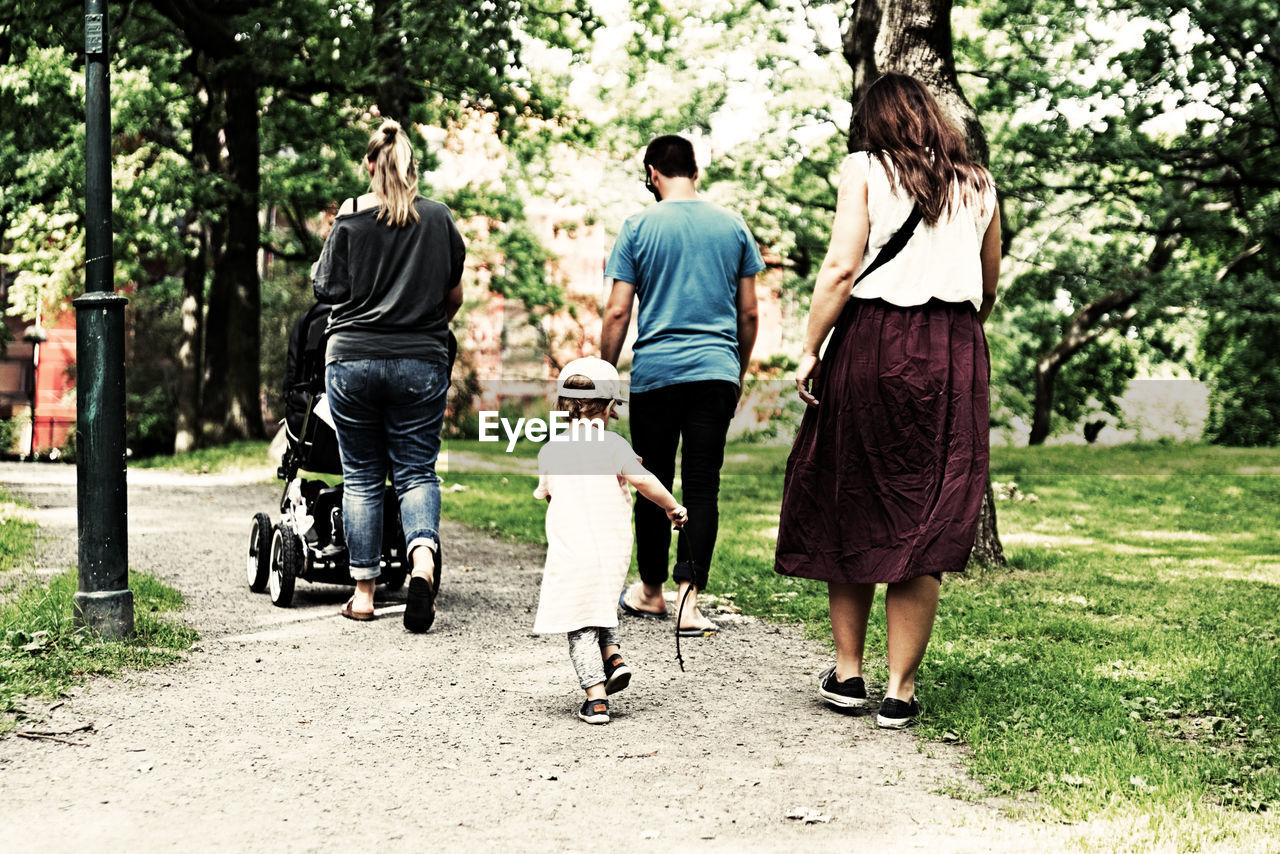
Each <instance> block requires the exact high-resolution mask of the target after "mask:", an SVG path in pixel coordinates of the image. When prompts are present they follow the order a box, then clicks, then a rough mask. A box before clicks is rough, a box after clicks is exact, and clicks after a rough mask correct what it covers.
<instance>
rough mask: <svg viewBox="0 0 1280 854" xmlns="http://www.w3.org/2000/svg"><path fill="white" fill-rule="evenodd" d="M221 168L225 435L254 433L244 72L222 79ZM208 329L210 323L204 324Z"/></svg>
mask: <svg viewBox="0 0 1280 854" xmlns="http://www.w3.org/2000/svg"><path fill="white" fill-rule="evenodd" d="M225 85H226V88H225V91H226V99H227V100H226V105H227V122H226V144H227V167H228V169H227V171H228V172H229V173H230V178H231V180H232V182H233V184H234V187H235V190H234V191H233V192H232V194H231V198H230V200H229V204H228V205H227V242H226V247H225V250H224V252H223V254H222V257H221V258H219V259H218V265H217V267H216V268H215V270H214V279H215V281H218V280H221V281H220V290H223V291H224V296H225V298H226V300H227V303H226V308H227V324H226V326H225V327H224V328H223V330H222V334H223V335H224V336H225V338H226V340H225V342H224V353H225V354H226V360H227V361H226V368H227V409H226V415H225V418H224V419H223V423H222V428H223V430H222V432H223V435H224V437H225V438H227V439H257V438H261V437H262V436H264V435H265V431H264V429H263V424H262V400H261V388H262V368H261V362H260V355H261V349H262V347H261V344H262V334H261V330H260V325H261V319H262V286H261V281H260V280H259V278H258V250H259V248H260V245H261V232H260V227H259V223H258V216H259V210H258V207H259V195H260V194H259V188H260V184H261V181H260V173H259V167H260V163H259V141H258V87H257V83H256V82H255V81H254V80H253V79H252V78H251V77H250V76H248V75H247V74H244V73H241V74H238V75H235V76H232V77H229V78H228V79H227V81H226V84H225ZM210 330H211V331H212V324H210Z"/></svg>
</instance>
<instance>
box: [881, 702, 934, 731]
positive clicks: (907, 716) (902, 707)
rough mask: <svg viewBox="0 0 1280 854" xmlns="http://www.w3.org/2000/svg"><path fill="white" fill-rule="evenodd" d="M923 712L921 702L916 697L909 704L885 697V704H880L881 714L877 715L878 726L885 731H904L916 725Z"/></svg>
mask: <svg viewBox="0 0 1280 854" xmlns="http://www.w3.org/2000/svg"><path fill="white" fill-rule="evenodd" d="M923 711H924V709H923V708H921V707H920V701H919V700H917V699H916V698H915V697H912V698H911V702H909V703H904V702H902V701H901V700H895V699H894V698H893V697H885V698H884V702H883V703H881V704H880V714H878V715H876V724H877V725H878V726H880V727H882V728H883V729H902V728H903V727H905V726H908V725H910V724H913V723H915V722H916V718H918V717H920V714H921V712H923Z"/></svg>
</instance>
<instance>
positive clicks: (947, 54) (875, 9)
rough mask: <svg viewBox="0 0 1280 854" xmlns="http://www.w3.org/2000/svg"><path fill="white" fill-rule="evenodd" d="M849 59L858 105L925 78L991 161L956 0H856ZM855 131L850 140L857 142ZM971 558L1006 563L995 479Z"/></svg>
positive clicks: (978, 156) (975, 149)
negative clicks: (890, 82)
mask: <svg viewBox="0 0 1280 854" xmlns="http://www.w3.org/2000/svg"><path fill="white" fill-rule="evenodd" d="M844 57H845V59H846V60H847V61H848V63H849V67H850V68H851V69H852V70H853V104H854V107H855V108H856V107H857V105H858V102H859V101H861V100H862V96H863V95H864V94H865V93H866V91H867V87H868V86H870V85H871V84H872V83H874V82H875V80H876V78H877V77H879V76H880V75H881V74H883V73H884V72H886V71H897V72H901V73H903V74H910V75H911V76H912V77H916V78H918V79H919V80H921V81H923V82H924V83H925V84H926V85H927V86H928V87H929V88H930V89H931V90H932V91H933V93H934V95H935V96H936V97H937V99H938V102H939V103H940V104H941V105H942V107H943V109H944V110H946V111H947V114H948V115H949V116H950V117H951V119H952V121H954V122H955V123H956V126H957V127H959V128H961V129H962V130H963V131H964V134H965V137H966V139H967V140H968V143H969V151H970V154H971V155H972V156H973V158H974V159H975V160H977V161H978V162H979V163H986V162H987V140H986V136H985V134H983V132H982V125H981V124H979V123H978V116H977V114H976V113H975V112H974V109H973V105H972V104H970V103H969V99H968V98H966V97H965V96H964V92H963V91H962V90H961V89H960V82H959V80H958V79H957V78H956V63H955V55H954V53H953V52H952V48H951V0H871V1H870V2H868V0H856V2H855V3H854V4H853V10H852V14H851V15H850V18H849V26H848V27H847V28H846V29H845V32H844ZM855 142H856V141H855V140H854V139H853V135H852V134H850V138H849V144H850V147H852V146H853V145H854V144H855ZM970 559H971V560H977V561H980V562H982V563H986V564H991V565H995V566H1004V564H1005V558H1004V548H1003V547H1002V546H1001V544H1000V535H999V532H998V530H997V528H996V507H995V502H994V501H993V500H992V492H991V485H990V483H988V484H987V492H986V495H985V497H984V498H983V501H982V513H981V516H980V518H979V521H978V532H977V537H976V538H975V541H974V544H973V552H972V554H971V556H970Z"/></svg>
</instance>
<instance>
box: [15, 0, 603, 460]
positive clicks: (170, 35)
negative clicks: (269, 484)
mask: <svg viewBox="0 0 1280 854" xmlns="http://www.w3.org/2000/svg"><path fill="white" fill-rule="evenodd" d="M19 6H21V9H19V8H18V7H19ZM82 13H83V9H82V7H81V6H80V4H79V3H77V2H68V0H52V2H50V3H45V4H40V5H39V7H38V8H34V9H33V8H31V4H27V3H18V2H16V0H0V110H2V111H3V114H4V115H5V122H4V126H3V129H2V130H0V166H2V167H3V168H4V172H5V174H6V175H13V176H14V180H13V181H11V182H8V183H7V185H6V186H5V187H4V188H3V189H2V190H0V192H3V194H4V195H3V196H2V197H0V234H2V235H5V236H4V239H3V245H2V246H0V251H2V252H3V253H4V255H3V260H2V261H0V263H2V264H3V265H4V267H5V268H6V269H7V270H20V271H21V274H20V276H19V277H17V278H16V279H14V280H13V281H12V282H10V285H11V286H10V288H9V297H10V306H11V308H12V309H15V310H17V311H23V312H27V313H32V312H34V311H35V307H36V305H37V303H39V302H43V303H45V304H46V305H53V304H56V303H57V302H59V301H60V299H62V298H64V297H65V296H66V295H68V294H70V293H74V292H75V291H76V290H78V289H79V262H78V261H77V258H76V251H77V249H76V248H77V247H78V246H79V245H80V244H81V237H80V226H79V222H80V221H81V220H82V218H83V214H82V202H81V195H82V189H83V171H84V170H83V159H82V154H81V152H82V151H83V131H82V129H81V126H82V116H83V106H82V101H83V86H82V84H81V83H80V82H79V80H80V79H81V78H82V75H83V59H82V56H81V51H82V44H83V23H82V22H83V17H82ZM594 25H595V24H594V18H593V17H592V15H591V13H590V8H589V5H588V3H587V2H586V0H546V2H541V3H538V4H530V3H525V2H520V1H519V0H444V2H433V3H410V2H403V0H365V1H364V2H340V3H330V2H320V0H156V2H137V0H128V2H124V3H122V4H119V5H113V6H112V8H111V19H110V28H111V36H112V41H111V46H112V61H111V68H112V83H113V93H112V95H113V97H112V103H113V108H114V109H113V140H112V148H113V163H114V169H115V173H114V176H113V177H114V180H113V184H114V191H115V218H114V226H115V232H116V253H115V254H116V258H117V262H118V263H117V271H116V272H117V275H116V280H117V286H118V287H121V288H129V289H133V288H136V289H138V295H139V298H140V299H146V300H147V304H148V308H147V311H146V312H144V313H143V315H142V316H149V315H151V313H152V312H153V311H154V312H158V316H166V317H175V318H176V317H179V316H180V317H181V321H180V323H178V324H177V326H178V328H180V330H181V332H180V336H179V337H180V340H179V343H178V346H177V347H176V348H173V347H171V348H170V350H171V352H170V358H171V359H172V360H173V361H174V362H175V363H176V364H175V369H176V373H177V374H178V376H179V377H180V379H178V380H176V381H173V382H168V383H165V384H163V388H164V389H165V393H164V394H163V395H161V398H163V399H162V400H159V401H157V400H156V393H155V389H153V388H148V389H147V395H146V396H145V397H137V398H134V399H135V400H137V401H144V400H145V401H149V403H148V405H149V406H161V407H168V408H169V409H170V410H176V412H177V418H176V422H175V423H174V425H173V428H172V429H173V430H174V431H175V433H176V434H177V435H178V437H179V444H180V446H189V445H190V444H191V443H193V442H195V441H197V440H200V439H202V438H203V439H208V440H215V441H216V440H220V439H225V438H233V437H235V436H240V435H258V434H260V433H261V432H262V429H263V425H262V422H261V414H260V409H259V392H260V387H261V381H260V373H259V371H260V355H261V353H260V324H261V323H262V321H263V318H262V317H261V306H262V267H261V263H260V257H259V250H260V249H261V248H263V247H264V245H265V247H266V248H267V249H268V250H269V251H270V253H271V256H272V257H275V258H282V259H285V260H287V261H291V262H293V263H297V264H299V265H302V264H306V263H309V261H310V260H312V259H313V258H314V257H315V255H316V253H317V251H318V242H317V238H316V236H315V235H314V234H313V231H312V223H311V220H312V219H313V217H314V216H315V214H316V213H317V212H318V211H320V210H323V209H324V207H325V206H326V205H327V204H328V203H330V202H332V201H333V200H335V199H340V198H343V197H345V196H349V195H354V194H356V193H357V192H359V189H360V186H361V184H362V178H361V176H360V175H359V172H358V170H357V166H358V161H359V159H360V156H361V153H362V152H363V145H364V142H365V140H366V139H367V135H368V133H369V132H370V131H371V130H372V129H373V127H374V126H376V125H375V123H376V121H377V120H378V117H379V116H380V115H390V116H393V117H395V118H397V119H398V120H400V121H401V122H402V124H405V125H410V124H414V123H417V124H423V125H432V124H435V125H444V124H447V123H449V122H450V121H451V120H453V119H455V118H456V117H458V116H459V115H461V114H463V113H464V112H466V111H476V110H480V111H485V112H488V113H490V114H492V115H494V116H495V117H496V118H497V126H498V128H499V131H500V132H501V133H503V134H506V135H510V134H512V133H513V132H514V131H515V130H516V129H517V128H518V127H519V126H521V124H522V123H524V124H527V123H528V122H529V121H531V120H533V119H536V118H539V117H547V118H551V117H554V116H555V114H556V112H557V110H558V106H559V101H558V99H557V96H556V94H555V93H554V92H553V91H549V90H546V89H544V88H543V87H542V86H541V85H540V84H539V82H538V81H536V80H534V79H533V78H532V77H531V76H530V75H529V74H528V73H527V72H526V71H525V70H524V68H523V56H524V53H525V51H526V48H527V46H528V45H529V44H532V43H535V42H536V43H537V44H539V45H542V46H547V47H550V48H552V49H558V50H566V51H570V52H572V51H576V50H580V47H581V45H582V44H583V43H584V41H585V40H586V39H588V38H589V37H590V34H591V32H592V29H593V27H594ZM427 165H430V164H427ZM268 215H269V216H268ZM264 218H266V219H267V221H266V222H265V223H264V222H263V220H264ZM277 222H282V223H284V228H283V229H279V228H277V227H276V223H277ZM264 225H265V228H264ZM300 278H301V277H298V276H295V277H292V278H291V279H290V278H289V277H286V280H291V281H299V280H300ZM175 285H179V286H175ZM144 292H146V293H145V296H144ZM270 325H275V324H270ZM173 350H176V356H175V355H173V352H172V351H173ZM131 391H132V389H131Z"/></svg>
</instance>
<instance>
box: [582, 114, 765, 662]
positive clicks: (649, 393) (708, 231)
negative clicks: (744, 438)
mask: <svg viewBox="0 0 1280 854" xmlns="http://www.w3.org/2000/svg"><path fill="white" fill-rule="evenodd" d="M644 168H645V173H646V174H645V186H646V187H647V188H648V189H649V191H650V192H652V193H653V195H654V198H656V199H657V200H658V204H656V205H652V206H650V207H648V208H646V209H645V210H643V211H641V212H640V213H638V214H634V215H632V216H630V217H628V218H627V220H626V222H624V223H623V224H622V231H621V232H620V233H619V234H618V240H617V242H616V243H614V245H613V253H612V254H611V255H610V256H609V263H608V266H606V267H605V276H607V277H609V278H611V279H613V290H612V291H611V292H610V294H609V302H608V304H607V305H606V306H605V311H604V324H603V329H602V330H601V336H600V339H601V341H600V349H601V355H603V357H604V359H605V361H607V362H610V363H612V364H615V365H616V364H617V362H618V356H619V354H620V353H621V352H622V343H623V340H624V339H625V338H626V336H627V328H628V326H629V324H630V322H631V306H632V302H633V300H635V299H637V298H638V300H639V306H640V313H639V316H638V318H637V324H636V325H637V327H638V333H639V334H638V336H637V338H636V342H635V345H634V350H635V357H634V359H633V361H632V364H631V445H632V447H633V448H634V449H635V451H636V454H637V455H639V456H640V458H641V459H643V460H644V464H645V467H646V468H648V469H649V470H650V471H651V472H653V473H654V474H655V475H657V476H658V478H659V479H660V480H661V481H662V483H663V484H664V485H665V486H666V487H667V488H668V489H670V488H671V484H672V482H673V480H674V479H675V457H676V447H677V445H681V446H682V447H681V459H680V474H681V481H682V484H683V487H682V492H683V495H682V501H683V504H684V505H685V507H686V508H688V511H689V519H688V522H687V523H686V524H685V526H684V528H683V529H682V530H681V531H680V539H679V542H678V543H677V546H676V566H675V569H674V571H673V572H672V573H671V574H672V576H673V577H674V578H675V581H676V583H677V585H678V586H679V589H678V593H677V597H678V598H677V601H678V602H681V603H682V607H681V608H680V625H679V626H677V630H678V631H679V633H680V634H681V635H683V636H685V637H696V636H701V635H706V634H710V633H711V632H714V631H715V630H716V627H715V624H714V623H712V622H711V621H710V620H708V619H707V618H706V617H704V616H703V615H702V613H701V612H699V611H698V602H697V594H698V591H699V590H704V589H706V586H707V573H708V571H709V570H710V567H711V556H712V553H713V552H714V550H715V544H716V533H717V530H718V528H719V520H720V511H719V504H718V499H719V494H720V466H721V464H722V463H723V462H724V443H725V435H726V433H727V432H728V430H729V421H730V419H731V418H732V417H733V411H734V409H735V408H736V407H737V402H738V396H739V394H740V388H741V384H742V377H743V375H744V374H745V373H746V370H747V364H748V362H749V361H750V359H751V348H752V347H753V346H754V345H755V341H756V324H757V310H756V274H757V273H759V272H760V271H761V270H763V269H764V262H763V261H762V260H761V258H760V249H759V247H758V246H757V245H756V241H755V238H753V237H752V236H751V232H750V231H749V230H748V229H747V226H746V223H744V222H743V221H742V217H740V216H738V215H737V214H735V213H731V212H729V211H727V210H725V209H724V208H722V207H720V206H719V205H714V204H712V203H711V202H707V201H703V200H702V199H700V198H699V197H698V191H697V180H698V165H697V161H696V159H695V158H694V153H693V145H692V144H691V143H690V142H689V141H688V140H687V139H684V138H682V137H679V136H660V137H658V138H657V139H655V140H653V142H651V143H649V147H648V149H646V151H645V155H644ZM635 508H636V509H635V517H636V560H637V562H638V564H639V567H640V579H641V580H640V584H639V585H636V586H632V587H628V588H627V589H626V590H624V591H623V592H622V596H621V597H620V598H619V604H620V605H621V607H622V609H623V611H624V612H626V613H628V614H632V615H636V616H652V617H662V616H666V602H665V601H664V600H663V598H662V585H663V584H664V583H665V582H666V580H667V562H668V555H669V554H670V548H671V524H670V523H669V522H668V521H667V517H666V514H665V513H664V512H663V511H662V508H660V507H658V506H657V505H655V504H653V503H651V502H649V501H647V500H646V499H644V498H643V497H641V496H636V505H635Z"/></svg>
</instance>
